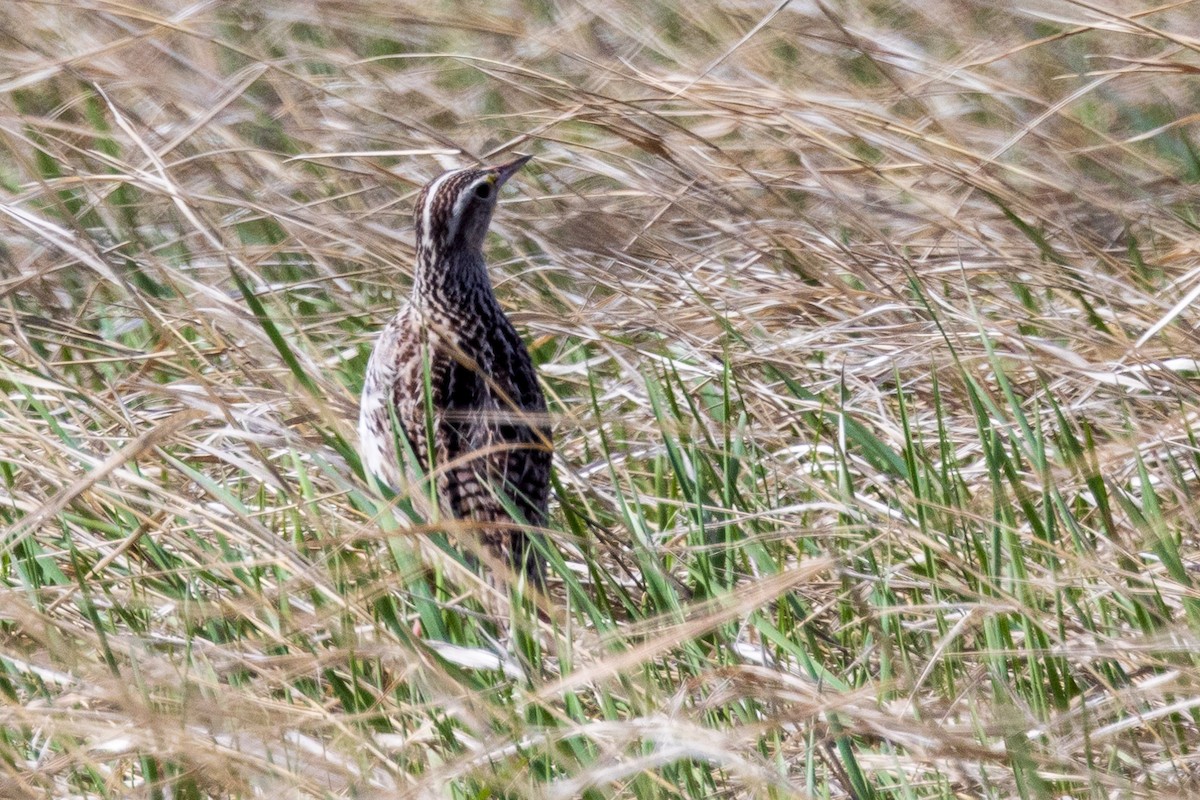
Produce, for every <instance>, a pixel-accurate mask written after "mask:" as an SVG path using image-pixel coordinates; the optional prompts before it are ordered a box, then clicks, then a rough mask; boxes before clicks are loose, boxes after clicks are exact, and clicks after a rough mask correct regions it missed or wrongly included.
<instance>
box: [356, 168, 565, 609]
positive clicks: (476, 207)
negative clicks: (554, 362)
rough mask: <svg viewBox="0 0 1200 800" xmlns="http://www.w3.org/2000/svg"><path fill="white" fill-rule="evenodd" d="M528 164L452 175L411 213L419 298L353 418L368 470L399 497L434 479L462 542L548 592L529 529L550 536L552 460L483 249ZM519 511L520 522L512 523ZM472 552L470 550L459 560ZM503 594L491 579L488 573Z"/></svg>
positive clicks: (380, 350)
mask: <svg viewBox="0 0 1200 800" xmlns="http://www.w3.org/2000/svg"><path fill="white" fill-rule="evenodd" d="M530 158H531V156H520V157H519V158H516V159H514V160H512V161H508V162H507V163H504V164H500V165H498V166H490V167H489V166H483V167H469V168H466V169H457V170H451V171H449V172H445V173H443V174H441V175H440V176H438V177H437V178H435V179H434V180H432V181H431V182H429V183H428V184H426V185H425V186H424V188H423V189H422V190H421V192H420V194H419V195H418V197H417V201H416V207H415V209H414V221H415V237H416V266H415V271H414V277H413V287H412V293H411V296H410V297H409V300H408V302H407V303H406V304H405V305H403V306H402V307H401V308H400V309H399V311H398V312H397V313H396V315H395V316H394V317H393V318H392V319H391V321H390V322H389V323H388V324H387V325H386V326H385V327H384V329H383V331H382V332H381V333H380V335H379V337H378V339H377V341H376V343H375V346H374V349H373V350H372V352H371V356H370V359H369V360H368V363H367V371H366V375H365V377H364V381H363V390H362V397H361V402H360V410H359V424H358V433H359V446H360V451H361V455H362V457H363V463H364V467H365V468H366V469H367V470H369V471H370V472H372V473H373V474H374V475H375V476H376V477H377V478H379V479H380V480H381V481H382V482H383V483H385V484H386V485H387V486H389V487H390V488H391V489H393V490H395V491H402V490H405V488H406V487H409V488H411V486H412V485H413V483H412V479H413V474H414V472H415V471H414V470H413V469H412V468H411V462H410V466H408V467H406V466H405V462H404V460H403V459H404V457H405V456H406V455H409V454H411V456H414V457H415V460H416V462H417V463H416V466H417V468H418V470H419V473H417V474H419V475H424V476H431V479H432V480H433V481H434V486H436V496H437V505H438V510H439V512H440V514H441V516H442V517H450V518H452V519H454V520H457V521H461V523H457V522H456V523H455V524H454V526H453V528H452V530H454V531H455V536H456V538H459V539H461V537H462V536H464V535H466V536H477V537H478V542H479V544H480V545H482V553H483V554H485V555H488V556H491V557H493V558H495V559H496V561H497V562H498V564H499V566H501V567H502V568H504V569H506V570H507V575H501V576H500V577H501V580H500V581H499V584H500V585H507V582H508V580H509V579H511V578H517V579H519V578H521V577H522V576H524V577H525V578H527V579H528V580H529V581H530V582H531V583H532V584H534V585H536V586H539V587H541V586H543V585H544V584H543V581H544V576H545V564H544V561H543V559H542V557H541V556H540V555H539V553H538V552H537V550H536V548H535V547H534V546H533V545H532V544H531V538H530V532H531V529H536V528H541V527H543V526H544V525H545V524H546V519H547V505H548V501H549V495H550V463H551V458H552V452H553V441H552V438H551V429H550V425H549V423H548V420H547V413H546V399H545V396H544V395H543V393H542V390H541V388H540V386H539V385H538V374H537V371H536V370H535V368H534V365H533V361H532V359H531V357H530V355H529V350H528V348H526V346H525V343H524V342H523V341H522V339H521V337H520V335H519V334H518V333H517V331H516V329H515V328H514V327H513V324H512V322H511V321H510V320H509V318H508V316H507V315H506V314H505V313H504V310H503V309H502V308H501V306H500V303H499V301H498V300H497V299H496V293H495V291H494V289H493V287H492V282H491V280H490V278H489V275H488V269H487V264H486V262H485V260H484V255H483V245H484V240H485V238H486V236H487V232H488V226H489V225H490V223H491V220H492V214H493V212H494V211H495V210H496V203H497V198H498V196H499V192H500V188H501V187H502V186H504V184H505V183H506V182H507V181H508V179H509V178H511V177H512V176H513V175H514V174H515V173H516V172H517V171H518V170H519V169H520V168H521V167H522V166H524V165H525V163H526V162H527V161H529V159H530ZM513 512H516V513H515V514H514V513H513ZM465 549H468V550H471V549H472V548H465ZM487 577H488V578H489V582H492V583H493V585H496V583H497V582H496V581H495V580H494V579H495V578H496V577H497V574H496V571H495V570H492V571H489V574H488V576H487Z"/></svg>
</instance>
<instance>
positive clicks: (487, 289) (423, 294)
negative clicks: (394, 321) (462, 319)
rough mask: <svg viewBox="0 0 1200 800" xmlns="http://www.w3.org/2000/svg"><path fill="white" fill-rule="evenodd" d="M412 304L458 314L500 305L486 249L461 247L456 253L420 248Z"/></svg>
mask: <svg viewBox="0 0 1200 800" xmlns="http://www.w3.org/2000/svg"><path fill="white" fill-rule="evenodd" d="M412 299H413V306H414V307H415V308H416V310H417V311H418V312H440V313H441V314H450V315H451V316H456V315H459V314H468V313H473V314H480V313H481V312H487V311H490V310H492V309H493V308H496V309H498V308H499V304H498V303H497V301H496V294H495V292H493V291H492V282H491V279H490V278H489V277H488V271H487V264H486V263H485V262H484V260H483V253H482V252H479V251H476V252H469V251H459V252H458V253H457V254H455V255H453V256H449V255H444V254H441V253H438V252H436V251H434V250H429V249H426V248H422V247H418V248H417V269H416V274H415V276H414V281H413V298H412Z"/></svg>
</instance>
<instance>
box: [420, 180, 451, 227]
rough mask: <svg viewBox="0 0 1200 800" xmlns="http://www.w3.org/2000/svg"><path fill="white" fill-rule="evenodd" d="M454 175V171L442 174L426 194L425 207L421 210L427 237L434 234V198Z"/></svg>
mask: <svg viewBox="0 0 1200 800" xmlns="http://www.w3.org/2000/svg"><path fill="white" fill-rule="evenodd" d="M453 174H454V172H453V171H451V172H445V173H442V174H441V175H440V176H439V177H438V178H436V179H435V180H434V182H433V183H431V184H430V185H429V189H428V190H427V191H426V192H425V207H424V208H422V209H421V228H422V230H424V231H425V235H426V236H429V235H430V234H431V232H432V231H431V229H430V225H431V224H432V223H433V216H432V215H433V201H434V198H436V197H437V193H438V189H440V188H442V184H443V183H445V182H446V179H447V178H449V177H450V176H451V175H453Z"/></svg>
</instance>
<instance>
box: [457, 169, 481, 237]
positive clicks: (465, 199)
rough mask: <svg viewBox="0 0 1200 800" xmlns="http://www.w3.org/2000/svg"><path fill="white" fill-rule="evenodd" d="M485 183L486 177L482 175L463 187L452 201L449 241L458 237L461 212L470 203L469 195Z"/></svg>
mask: <svg viewBox="0 0 1200 800" xmlns="http://www.w3.org/2000/svg"><path fill="white" fill-rule="evenodd" d="M486 182H487V176H486V175H484V176H482V177H480V178H479V179H478V180H474V181H471V183H470V184H469V185H467V186H466V187H464V189H463V191H461V192H459V193H458V198H457V199H456V200H455V201H454V213H453V214H451V215H450V238H451V239H453V238H454V237H455V236H457V235H458V225H459V221H460V220H461V219H462V215H463V212H464V211H466V209H467V203H469V202H471V194H472V193H473V192H474V191H475V189H476V188H478V186H479V184H481V183H486Z"/></svg>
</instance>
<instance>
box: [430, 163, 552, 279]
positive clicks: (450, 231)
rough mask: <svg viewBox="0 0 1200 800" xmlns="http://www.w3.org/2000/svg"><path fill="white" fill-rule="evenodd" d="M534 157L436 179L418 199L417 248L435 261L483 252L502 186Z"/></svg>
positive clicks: (447, 174) (448, 173) (454, 172)
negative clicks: (454, 254) (462, 253)
mask: <svg viewBox="0 0 1200 800" xmlns="http://www.w3.org/2000/svg"><path fill="white" fill-rule="evenodd" d="M531 157H532V156H520V157H519V158H515V159H513V160H512V161H509V162H508V163H506V164H500V165H499V166H495V167H470V168H467V169H456V170H451V171H450V172H445V173H443V174H441V175H439V176H438V177H437V178H434V179H433V180H432V181H430V182H429V183H428V184H426V186H425V188H424V189H422V190H421V194H420V195H419V196H418V197H417V207H416V224H417V248H418V250H425V251H426V253H427V254H429V255H432V256H434V257H435V258H437V257H439V256H441V257H445V256H446V255H447V254H451V253H456V252H465V253H472V254H473V253H478V252H479V251H481V250H482V249H483V240H484V238H485V237H486V236H487V230H488V224H489V223H490V222H491V221H492V212H493V211H494V210H495V209H496V198H497V197H498V196H499V194H500V187H501V186H503V185H504V183H505V181H507V180H508V179H509V178H511V177H512V176H513V173H515V172H516V171H517V170H519V169H520V168H521V167H522V166H523V165H524V164H525V162H526V161H528V160H529V159H530V158H531Z"/></svg>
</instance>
